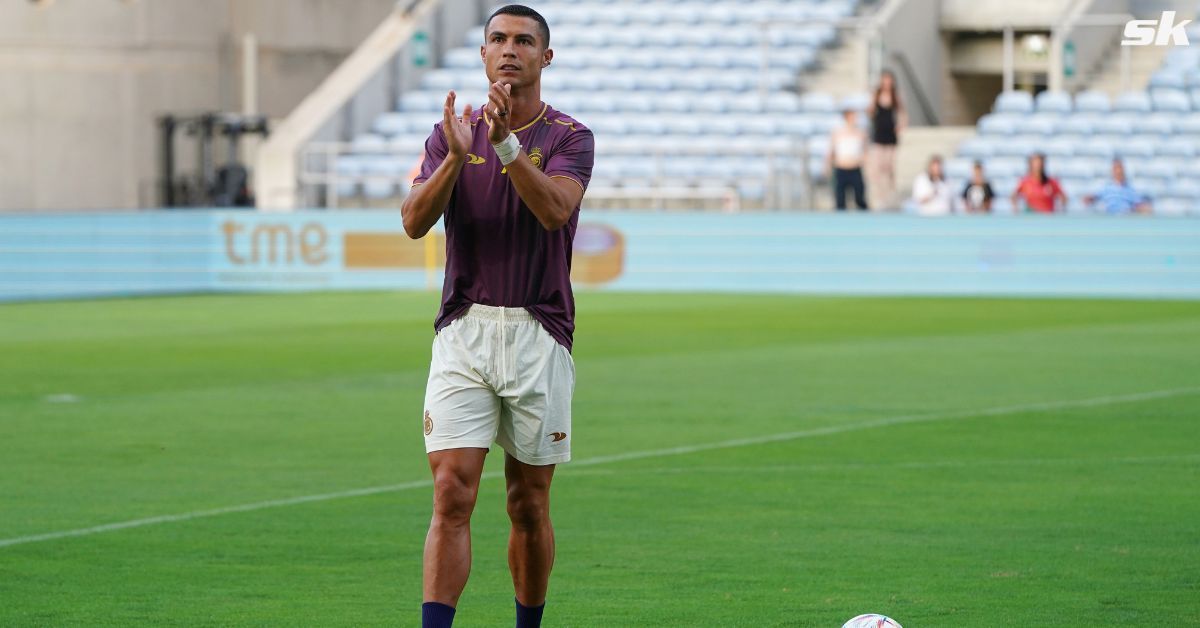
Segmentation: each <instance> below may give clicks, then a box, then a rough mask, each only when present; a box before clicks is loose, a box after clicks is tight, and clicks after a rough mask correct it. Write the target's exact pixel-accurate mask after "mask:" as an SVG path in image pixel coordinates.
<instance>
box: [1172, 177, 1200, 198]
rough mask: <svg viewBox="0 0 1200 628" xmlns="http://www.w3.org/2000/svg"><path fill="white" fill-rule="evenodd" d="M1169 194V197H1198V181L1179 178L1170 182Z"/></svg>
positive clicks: (1199, 187)
mask: <svg viewBox="0 0 1200 628" xmlns="http://www.w3.org/2000/svg"><path fill="white" fill-rule="evenodd" d="M1169 185H1170V187H1169V193H1170V195H1171V196H1190V197H1192V198H1196V197H1198V196H1200V181H1197V180H1196V179H1193V178H1190V177H1186V178H1185V177H1179V178H1175V179H1171V180H1170V184H1169Z"/></svg>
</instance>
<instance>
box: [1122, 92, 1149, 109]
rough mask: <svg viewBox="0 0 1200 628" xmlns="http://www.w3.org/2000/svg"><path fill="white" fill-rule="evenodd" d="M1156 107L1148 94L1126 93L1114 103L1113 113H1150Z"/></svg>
mask: <svg viewBox="0 0 1200 628" xmlns="http://www.w3.org/2000/svg"><path fill="white" fill-rule="evenodd" d="M1153 110H1154V105H1153V103H1152V102H1151V101H1150V95H1149V94H1147V93H1146V92H1125V93H1123V94H1121V95H1119V96H1117V99H1116V100H1114V101H1113V111H1122V112H1126V113H1150V112H1151V111H1153Z"/></svg>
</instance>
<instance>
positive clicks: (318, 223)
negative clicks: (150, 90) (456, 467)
mask: <svg viewBox="0 0 1200 628" xmlns="http://www.w3.org/2000/svg"><path fill="white" fill-rule="evenodd" d="M442 246H443V244H442V241H441V239H440V234H434V235H433V236H432V239H430V240H428V241H418V242H413V241H411V240H408V239H407V238H406V237H405V236H404V235H403V230H402V226H401V223H400V216H399V213H398V212H383V211H345V212H297V213H292V214H261V213H253V212H237V211H178V212H166V211H161V212H145V213H134V214H129V213H125V214H93V213H88V214H36V215H11V214H10V215H0V299H3V300H22V299H44V298H62V297H80V296H108V295H134V294H161V293H173V292H206V291H238V290H248V291H263V290H313V289H420V288H428V287H440V285H441V274H440V270H439V269H440V264H441V258H442V255H443V251H442V250H441V247H442ZM575 278H576V283H577V285H579V286H580V287H581V288H595V289H612V290H644V291H667V290H680V291H682V290H687V291H743V292H797V293H824V294H964V295H966V294H970V295H1055V296H1118V297H1172V298H1197V297H1200V219H1195V218H1162V217H1154V218H1150V217H1105V216H1096V217H1065V216H1054V217H1043V216H1017V217H991V216H955V217H947V218H919V217H912V216H893V215H885V216H880V215H829V214H782V213H763V214H699V213H647V212H638V213H634V212H629V213H610V212H593V213H585V215H584V216H583V218H582V221H581V226H580V232H579V234H578V236H577V238H576V256H575Z"/></svg>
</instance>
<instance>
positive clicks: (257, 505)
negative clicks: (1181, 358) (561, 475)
mask: <svg viewBox="0 0 1200 628" xmlns="http://www.w3.org/2000/svg"><path fill="white" fill-rule="evenodd" d="M1196 393H1200V387H1192V388H1172V389H1167V390H1154V391H1150V392H1144V393H1132V394H1128V395H1108V396H1104V397H1092V398H1090V399H1075V400H1069V401H1046V402H1039V403H1028V404H1020V405H1012V406H1000V407H996V408H985V409H982V410H956V411H949V412H933V413H928V414H908V415H898V416H891V417H883V418H879V419H871V420H869V421H858V422H855V423H843V424H841V425H831V426H828V427H818V428H813V429H808V430H798V431H795V432H783V433H780V434H770V435H764V436H754V437H750V438H737V439H733V440H727V441H721V442H717V443H705V444H701V445H685V446H682V447H669V448H666V449H651V450H647V451H633V452H629V453H624V454H613V455H610V456H597V457H595V458H585V459H583V460H577V461H575V462H572V463H570V466H569V467H567V468H566V469H565V472H566V473H568V474H569V473H570V469H571V468H575V467H588V466H593V465H599V464H609V463H612V462H622V461H625V460H641V459H645V458H663V457H666V456H680V455H685V454H693V453H698V452H702V451H713V450H717V449H731V448H735V447H746V446H749V445H764V444H767V443H779V442H784V441H789V440H798V439H801V438H813V437H816V436H828V435H831V434H842V433H845V432H855V431H860V430H869V429H873V428H877V427H889V426H892V425H905V424H909V423H930V422H935V421H951V420H957V419H972V418H979V417H989V416H1004V415H1009V414H1019V413H1022V412H1041V411H1046V410H1066V409H1070V408H1092V407H1097V406H1107V405H1113V404H1118V403H1133V402H1137V401H1150V400H1153V399H1167V398H1170V397H1180V396H1184V395H1191V394H1196ZM498 477H503V474H502V473H498V472H489V473H485V474H483V479H485V480H490V479H494V478H498ZM431 484H432V481H431V480H417V481H413V482H403V483H400V484H389V485H386V486H373V487H369V488H359V489H353V490H348V491H337V492H334V493H321V494H318V495H304V496H302V497H288V498H285V499H272V500H268V501H262V502H254V503H251V504H242V505H240V506H227V507H224V508H213V509H211V510H196V511H192V512H185V513H181V514H177V515H162V516H158V517H147V518H144V519H132V520H129V521H120V522H117V523H108V524H104V525H98V526H92V527H90V528H78V529H75V530H63V531H60V532H47V533H45V534H34V535H30V536H19V537H14V538H11V539H0V547H9V546H13V545H24V544H26V543H37V542H40V541H52V540H55V539H65V538H70V537H77V536H90V535H92V534H100V533H102V532H113V531H116V530H125V529H128V528H140V527H143V526H151V525H157V524H160V523H175V522H180V521H191V520H193V519H204V518H207V517H216V516H219V515H228V514H234V513H240V512H253V511H256V510H266V509H268V508H279V507H282V506H295V505H297V504H309V503H314V502H325V501H332V500H335V499H346V498H350V497H364V496H367V495H378V494H381V493H396V492H400V491H407V490H410V489H416V488H425V487H428V486H430V485H431Z"/></svg>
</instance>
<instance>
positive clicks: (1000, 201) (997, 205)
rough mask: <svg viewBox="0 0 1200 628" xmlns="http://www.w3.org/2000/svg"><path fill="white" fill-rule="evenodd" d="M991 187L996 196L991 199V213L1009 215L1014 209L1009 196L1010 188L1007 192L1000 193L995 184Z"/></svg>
mask: <svg viewBox="0 0 1200 628" xmlns="http://www.w3.org/2000/svg"><path fill="white" fill-rule="evenodd" d="M992 189H993V191H995V192H996V198H994V199H992V213H993V214H996V215H999V216H1008V215H1011V214H1012V213H1013V211H1014V210H1013V205H1012V197H1011V195H1012V190H1011V189H1010V190H1009V191H1008V194H1000V193H999V190H997V189H996V186H995V184H993V185H992Z"/></svg>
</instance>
